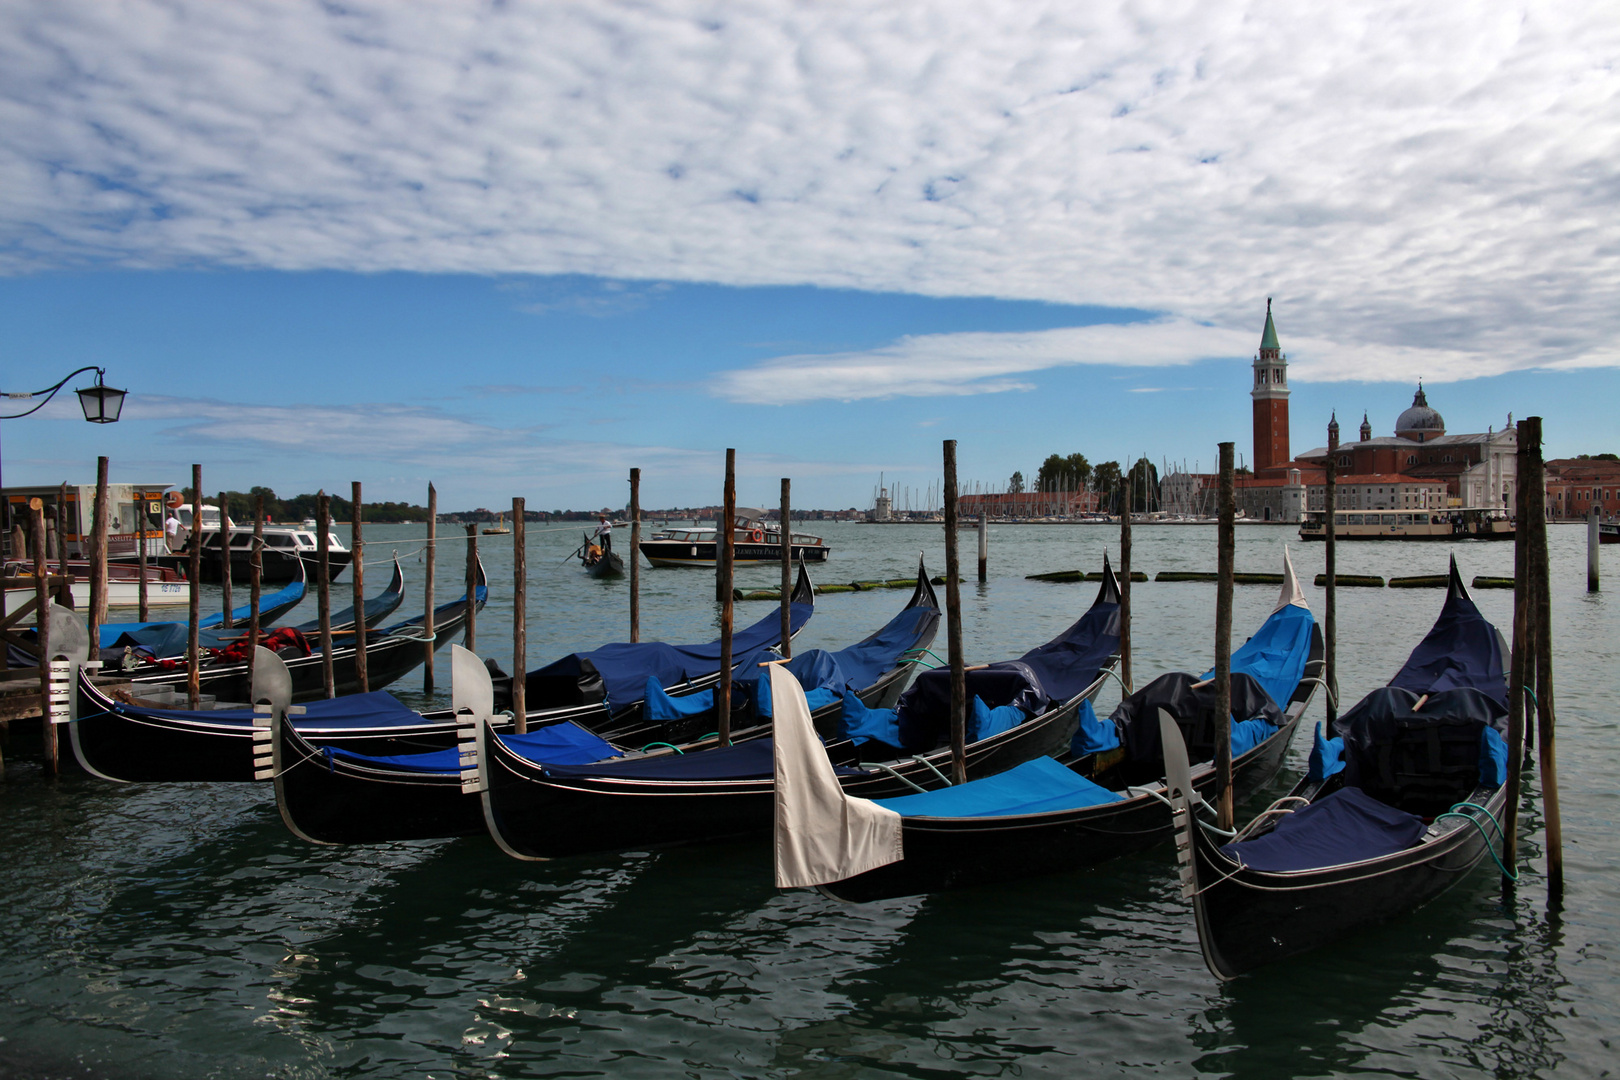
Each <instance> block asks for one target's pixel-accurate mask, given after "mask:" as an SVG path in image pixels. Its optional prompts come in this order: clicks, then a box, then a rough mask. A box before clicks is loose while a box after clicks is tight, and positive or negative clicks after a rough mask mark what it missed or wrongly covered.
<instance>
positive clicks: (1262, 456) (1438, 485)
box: [1164, 299, 1518, 522]
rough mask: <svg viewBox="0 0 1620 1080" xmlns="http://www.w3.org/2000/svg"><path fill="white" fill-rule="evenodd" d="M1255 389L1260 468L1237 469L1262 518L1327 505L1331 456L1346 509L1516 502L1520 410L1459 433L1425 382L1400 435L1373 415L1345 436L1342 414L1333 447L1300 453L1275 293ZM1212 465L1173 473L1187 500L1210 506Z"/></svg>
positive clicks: (1295, 515) (1243, 499)
mask: <svg viewBox="0 0 1620 1080" xmlns="http://www.w3.org/2000/svg"><path fill="white" fill-rule="evenodd" d="M1250 371H1251V379H1252V381H1251V384H1250V388H1249V397H1250V401H1251V403H1252V408H1253V418H1254V456H1253V459H1252V460H1253V462H1254V468H1253V471H1252V472H1251V473H1249V474H1247V475H1240V476H1239V477H1238V478H1237V493H1236V494H1237V505H1238V510H1239V512H1240V514H1242V516H1243V517H1245V518H1247V519H1249V520H1253V521H1280V522H1297V521H1300V520H1302V519H1303V517H1304V513H1305V511H1306V510H1321V509H1322V504H1323V500H1324V497H1325V492H1326V478H1327V462H1328V459H1329V458H1330V457H1331V458H1332V459H1333V462H1334V469H1335V484H1336V498H1335V502H1336V503H1337V504H1338V508H1339V509H1341V510H1356V509H1365V510H1391V509H1393V510H1400V509H1454V508H1457V507H1503V506H1505V507H1507V508H1509V509H1510V510H1511V508H1512V506H1513V499H1514V495H1515V489H1516V487H1517V479H1518V473H1517V457H1516V454H1517V451H1518V438H1517V436H1516V434H1515V431H1514V428H1513V418H1512V417H1511V416H1509V417H1508V422H1507V424H1506V426H1504V427H1503V428H1502V429H1501V430H1500V431H1497V430H1494V429H1487V430H1486V431H1485V432H1484V433H1482V434H1461V435H1454V434H1450V433H1448V432H1447V431H1446V423H1445V419H1444V418H1443V417H1442V416H1441V415H1440V413H1439V412H1438V411H1437V410H1435V409H1433V408H1431V407H1430V405H1429V399H1428V394H1427V393H1426V392H1425V391H1424V389H1423V385H1422V383H1421V382H1420V383H1419V384H1418V388H1417V393H1416V394H1415V395H1413V398H1412V405H1411V407H1410V408H1408V409H1406V410H1405V411H1404V412H1402V413H1401V414H1400V415H1399V416H1398V417H1396V419H1395V431H1394V434H1393V435H1379V436H1375V435H1373V431H1372V422H1371V420H1370V419H1369V417H1368V416H1367V415H1365V414H1363V416H1362V419H1361V429H1360V431H1359V432H1358V434H1359V435H1360V438H1358V439H1356V440H1354V441H1351V442H1346V443H1341V442H1340V439H1339V419H1338V415H1337V414H1334V416H1333V417H1332V419H1331V420H1330V421H1329V422H1328V429H1327V436H1328V441H1327V445H1326V446H1321V447H1317V448H1315V449H1312V450H1307V451H1305V452H1304V453H1302V454H1300V455H1299V456H1298V457H1294V456H1292V455H1291V454H1290V450H1289V424H1288V397H1289V387H1288V357H1287V355H1286V354H1284V353H1283V351H1282V348H1281V343H1280V342H1279V340H1278V336H1277V326H1276V323H1275V322H1274V321H1273V319H1272V315H1271V301H1270V300H1269V299H1268V300H1267V301H1266V323H1265V328H1264V329H1263V330H1262V331H1261V334H1260V349H1259V351H1258V352H1256V353H1255V357H1254V362H1253V364H1252V365H1251V369H1250ZM1217 480H1218V478H1217V477H1215V476H1214V475H1212V474H1180V475H1175V476H1168V477H1166V478H1165V481H1164V482H1165V484H1166V485H1169V486H1170V487H1171V489H1172V490H1174V491H1176V492H1178V493H1179V495H1178V501H1179V502H1185V503H1187V504H1188V505H1197V506H1200V507H1202V506H1203V504H1204V503H1205V502H1206V501H1207V500H1204V499H1202V498H1201V497H1200V493H1201V492H1203V491H1209V490H1212V489H1213V488H1214V487H1215V485H1216V483H1217Z"/></svg>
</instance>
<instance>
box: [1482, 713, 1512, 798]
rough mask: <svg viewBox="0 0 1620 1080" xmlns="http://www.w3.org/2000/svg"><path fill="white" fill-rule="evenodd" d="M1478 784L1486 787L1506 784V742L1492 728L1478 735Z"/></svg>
mask: <svg viewBox="0 0 1620 1080" xmlns="http://www.w3.org/2000/svg"><path fill="white" fill-rule="evenodd" d="M1479 739H1480V742H1479V782H1480V783H1481V784H1485V785H1486V786H1488V787H1501V786H1502V785H1503V784H1505V783H1507V767H1508V748H1507V740H1506V739H1504V738H1502V736H1501V735H1500V734H1499V733H1498V732H1497V730H1496V729H1495V728H1493V727H1487V728H1486V729H1485V730H1484V731H1481V732H1480V733H1479Z"/></svg>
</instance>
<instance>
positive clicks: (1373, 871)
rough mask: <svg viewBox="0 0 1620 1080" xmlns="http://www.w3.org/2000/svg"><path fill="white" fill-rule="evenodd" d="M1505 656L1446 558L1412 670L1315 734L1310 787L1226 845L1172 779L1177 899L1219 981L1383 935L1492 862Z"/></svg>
mask: <svg viewBox="0 0 1620 1080" xmlns="http://www.w3.org/2000/svg"><path fill="white" fill-rule="evenodd" d="M1505 652H1506V647H1505V645H1504V643H1503V642H1502V639H1501V635H1500V634H1499V633H1498V632H1497V630H1496V628H1495V627H1494V626H1492V625H1491V624H1490V623H1489V622H1487V621H1486V620H1485V618H1484V616H1483V615H1481V614H1480V612H1479V609H1478V608H1477V607H1475V606H1474V602H1473V600H1472V599H1471V598H1470V597H1469V595H1468V590H1467V589H1465V588H1464V587H1463V583H1462V578H1461V577H1460V576H1459V575H1458V573H1457V561H1456V559H1455V558H1453V559H1452V561H1451V573H1450V587H1449V589H1448V591H1447V594H1446V601H1445V605H1444V606H1443V607H1442V608H1441V611H1440V617H1439V619H1438V620H1437V621H1436V622H1435V624H1434V627H1433V628H1432V629H1431V630H1430V631H1429V633H1428V635H1427V636H1426V637H1424V639H1423V641H1422V642H1421V643H1420V644H1419V645H1418V647H1417V648H1416V649H1415V650H1414V651H1413V652H1412V655H1411V657H1410V658H1409V659H1408V660H1407V662H1406V664H1405V665H1404V666H1403V667H1402V668H1401V670H1400V671H1399V672H1398V673H1397V674H1396V676H1395V678H1394V679H1392V680H1390V683H1389V685H1387V686H1384V687H1381V688H1380V689H1377V690H1374V691H1373V692H1372V693H1370V694H1368V695H1367V696H1366V697H1365V698H1363V699H1362V700H1361V701H1360V702H1359V703H1358V704H1357V705H1356V706H1355V707H1354V708H1352V709H1350V710H1349V711H1348V712H1346V713H1345V714H1344V715H1343V716H1341V717H1340V718H1339V719H1338V720H1337V721H1336V722H1335V723H1334V725H1333V733H1334V737H1333V738H1332V739H1326V738H1324V737H1323V736H1322V734H1321V732H1320V730H1318V733H1317V737H1316V740H1317V741H1316V746H1315V749H1314V750H1313V752H1312V754H1311V763H1310V771H1309V772H1308V774H1307V776H1306V778H1305V779H1304V780H1302V781H1301V782H1300V783H1299V784H1298V785H1297V786H1295V787H1294V789H1293V790H1292V791H1290V792H1289V794H1288V795H1287V796H1285V797H1284V798H1282V799H1279V800H1278V801H1277V802H1276V803H1274V804H1272V806H1271V807H1270V808H1268V809H1267V810H1266V811H1265V812H1264V813H1262V814H1260V815H1259V816H1257V817H1256V818H1255V819H1254V820H1253V821H1251V822H1250V823H1249V825H1248V826H1246V827H1245V828H1244V829H1242V830H1240V831H1239V833H1238V834H1237V837H1236V838H1235V839H1232V840H1229V839H1228V838H1226V837H1217V836H1215V835H1213V834H1211V832H1210V831H1209V829H1208V828H1207V827H1206V826H1204V825H1203V824H1202V823H1201V822H1199V821H1198V819H1197V818H1196V817H1195V816H1194V815H1193V814H1192V813H1191V812H1190V808H1189V807H1188V803H1189V801H1194V800H1190V799H1189V798H1187V797H1185V796H1184V795H1183V793H1185V792H1186V791H1187V790H1188V781H1187V779H1186V777H1185V775H1176V776H1172V777H1170V779H1169V782H1170V785H1171V788H1172V790H1173V792H1174V793H1175V795H1176V796H1177V797H1176V800H1175V801H1176V802H1177V806H1178V809H1177V819H1178V823H1179V828H1178V833H1179V835H1178V845H1179V846H1180V849H1181V857H1182V859H1183V860H1184V862H1183V867H1182V870H1181V874H1182V891H1183V895H1185V896H1187V897H1189V898H1190V899H1191V900H1192V901H1193V909H1194V912H1195V916H1196V922H1197V925H1198V940H1199V944H1200V946H1201V948H1202V950H1203V954H1204V962H1205V963H1206V964H1208V966H1209V969H1210V971H1212V972H1213V973H1214V974H1215V975H1216V977H1218V978H1220V979H1230V978H1234V977H1235V976H1237V975H1240V974H1242V973H1243V972H1246V971H1249V970H1251V969H1253V968H1256V967H1259V966H1260V965H1262V964H1267V963H1271V962H1272V961H1276V960H1281V959H1283V958H1285V957H1289V956H1294V955H1297V954H1299V953H1303V952H1307V951H1309V950H1311V949H1314V948H1316V947H1317V946H1319V945H1323V944H1326V943H1327V942H1330V941H1334V940H1336V939H1338V938H1341V937H1343V936H1345V935H1347V934H1349V933H1351V932H1353V931H1354V930H1356V929H1358V928H1360V927H1364V926H1368V925H1371V924H1374V923H1379V922H1383V921H1385V920H1387V919H1389V918H1392V917H1394V916H1396V915H1399V914H1400V913H1402V912H1404V911H1407V910H1410V909H1412V908H1415V907H1417V906H1419V905H1420V904H1423V903H1426V902H1428V901H1429V900H1432V899H1433V898H1435V897H1436V896H1438V895H1439V894H1440V893H1442V892H1444V891H1445V890H1446V889H1448V888H1450V887H1451V886H1452V885H1455V884H1456V883H1457V882H1459V881H1461V880H1462V879H1463V878H1464V877H1466V876H1467V875H1468V873H1469V871H1471V870H1473V869H1474V867H1475V866H1477V865H1478V864H1479V863H1480V862H1481V860H1483V859H1485V857H1486V855H1487V853H1489V854H1490V855H1491V856H1492V857H1493V858H1495V857H1496V856H1497V852H1498V851H1499V850H1500V846H1501V833H1500V829H1499V827H1498V826H1497V825H1496V823H1497V822H1499V821H1500V820H1501V814H1502V809H1503V806H1504V803H1505V798H1506V796H1505V794H1504V790H1505V789H1504V781H1505V777H1506V770H1507V755H1508V753H1509V750H1508V746H1507V743H1506V741H1505V740H1504V739H1503V738H1502V736H1503V735H1504V734H1505V733H1506V732H1507V681H1506V679H1505V677H1504V675H1503V668H1502V657H1503V654H1504V653H1505ZM1166 737H1167V738H1168V734H1167V735H1166ZM1167 757H1169V758H1172V759H1173V758H1174V754H1173V753H1172V754H1169V755H1167ZM1172 764H1173V765H1175V766H1176V767H1177V768H1178V769H1179V768H1182V767H1184V762H1181V763H1174V762H1172ZM1189 848H1190V850H1188V849H1189Z"/></svg>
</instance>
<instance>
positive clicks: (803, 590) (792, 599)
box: [788, 552, 816, 608]
mask: <svg viewBox="0 0 1620 1080" xmlns="http://www.w3.org/2000/svg"><path fill="white" fill-rule="evenodd" d="M788 602H789V603H792V604H805V605H807V606H808V607H811V608H814V607H815V606H816V587H815V584H814V583H813V582H811V580H810V568H809V567H807V566H806V565H805V562H804V553H803V552H800V554H799V575H798V578H797V580H795V581H794V583H793V592H792V593H790V594H789V595H788Z"/></svg>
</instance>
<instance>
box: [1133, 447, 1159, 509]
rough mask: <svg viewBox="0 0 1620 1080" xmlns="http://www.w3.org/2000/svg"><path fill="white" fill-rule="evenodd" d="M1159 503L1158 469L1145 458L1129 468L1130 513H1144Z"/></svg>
mask: <svg viewBox="0 0 1620 1080" xmlns="http://www.w3.org/2000/svg"><path fill="white" fill-rule="evenodd" d="M1158 501H1159V469H1158V466H1156V465H1154V464H1153V462H1151V461H1149V460H1148V459H1147V458H1145V457H1144V458H1137V459H1136V464H1135V465H1132V466H1131V511H1132V513H1146V512H1147V511H1148V510H1151V509H1152V508H1153V507H1154V506H1156V505H1157V504H1158Z"/></svg>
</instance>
